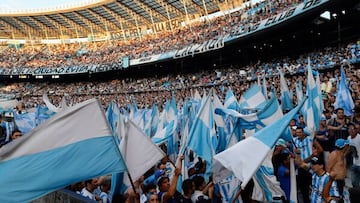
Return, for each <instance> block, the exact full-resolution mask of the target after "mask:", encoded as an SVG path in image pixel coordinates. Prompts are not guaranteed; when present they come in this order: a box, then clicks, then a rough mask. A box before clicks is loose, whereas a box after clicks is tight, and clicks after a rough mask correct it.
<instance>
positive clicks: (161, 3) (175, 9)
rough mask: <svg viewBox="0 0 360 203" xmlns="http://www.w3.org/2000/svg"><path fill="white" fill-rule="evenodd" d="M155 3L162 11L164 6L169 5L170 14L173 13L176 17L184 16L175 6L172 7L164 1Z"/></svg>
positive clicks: (158, 0) (157, 0) (156, 0)
mask: <svg viewBox="0 0 360 203" xmlns="http://www.w3.org/2000/svg"><path fill="white" fill-rule="evenodd" d="M155 2H156V3H158V4H160V5H161V7H163V8H164V9H166V6H165V5H169V6H170V9H169V10H170V12H171V11H173V12H175V13H176V15H177V16H178V17H181V18H182V17H183V16H184V13H183V12H182V11H181V10H180V9H178V8H177V7H176V6H173V5H172V4H170V3H168V2H165V1H164V0H155Z"/></svg>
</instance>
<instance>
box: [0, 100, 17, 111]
mask: <svg viewBox="0 0 360 203" xmlns="http://www.w3.org/2000/svg"><path fill="white" fill-rule="evenodd" d="M18 104H19V101H18V100H16V99H12V100H7V99H1V100H0V110H1V111H8V110H11V109H13V108H15V107H16V106H17V105H18Z"/></svg>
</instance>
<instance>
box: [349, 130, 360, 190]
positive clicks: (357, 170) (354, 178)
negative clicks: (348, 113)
mask: <svg viewBox="0 0 360 203" xmlns="http://www.w3.org/2000/svg"><path fill="white" fill-rule="evenodd" d="M356 126H357V127H356ZM356 128H359V124H353V123H351V124H349V125H348V130H349V137H348V141H349V144H350V147H352V149H353V150H351V151H352V157H353V165H352V166H351V182H352V185H353V188H359V189H360V158H359V153H360V135H359V132H358V129H356Z"/></svg>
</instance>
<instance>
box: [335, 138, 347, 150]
mask: <svg viewBox="0 0 360 203" xmlns="http://www.w3.org/2000/svg"><path fill="white" fill-rule="evenodd" d="M348 144H349V140H344V139H342V138H340V139H337V140H336V141H335V147H337V148H340V149H342V148H344V147H345V146H346V145H348Z"/></svg>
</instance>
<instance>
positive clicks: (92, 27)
mask: <svg viewBox="0 0 360 203" xmlns="http://www.w3.org/2000/svg"><path fill="white" fill-rule="evenodd" d="M72 13H73V14H74V15H75V16H76V17H78V18H80V20H82V21H83V22H84V23H86V24H87V25H89V26H90V27H91V29H96V30H97V31H98V32H101V33H105V32H106V28H103V27H101V26H99V25H97V24H95V23H94V22H92V21H91V20H89V19H87V18H85V17H84V16H82V15H81V14H80V13H78V12H77V11H74V12H72ZM104 26H105V25H104Z"/></svg>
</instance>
